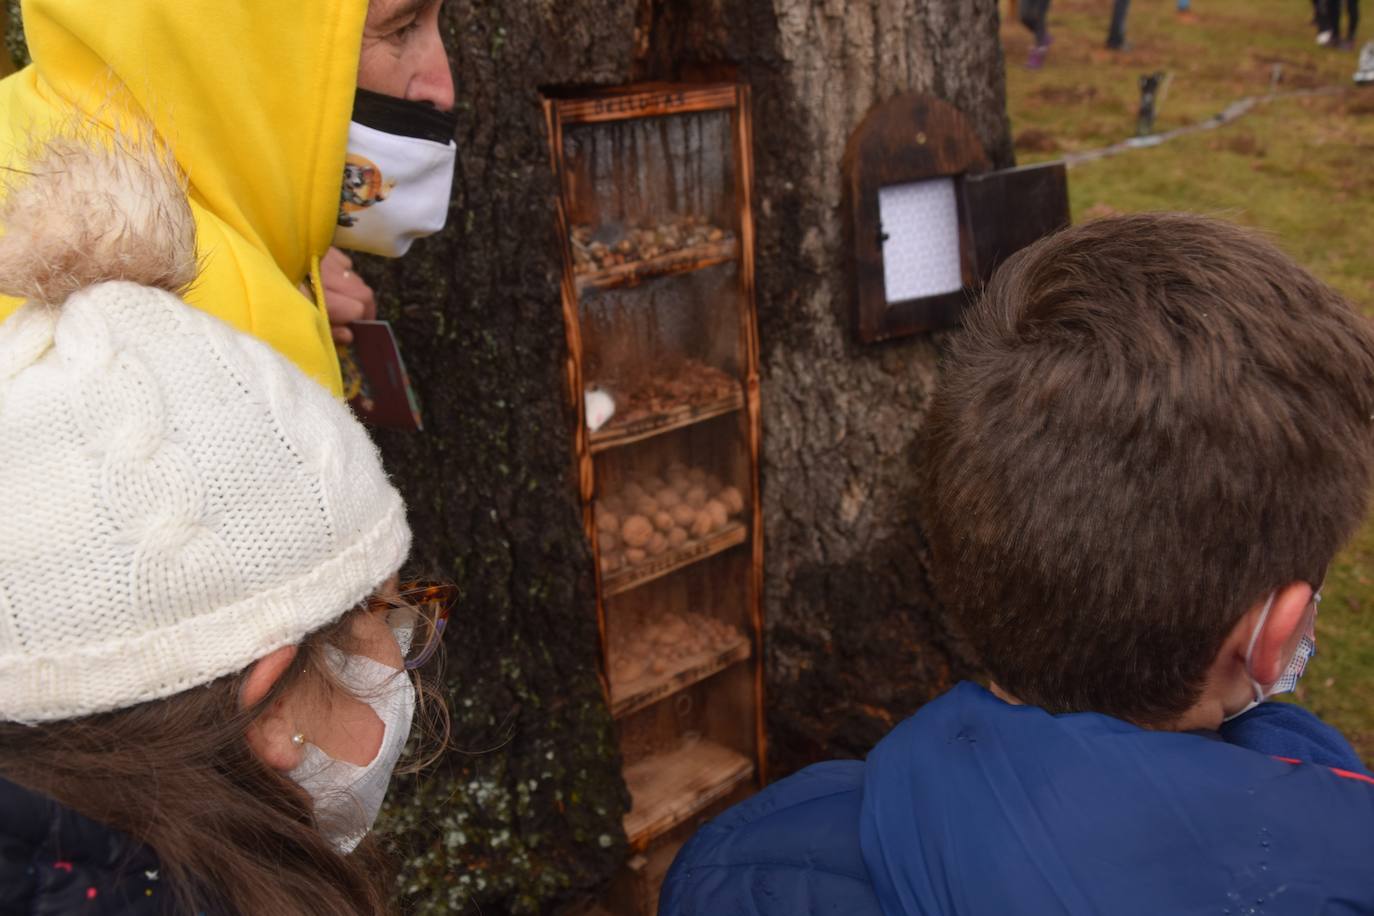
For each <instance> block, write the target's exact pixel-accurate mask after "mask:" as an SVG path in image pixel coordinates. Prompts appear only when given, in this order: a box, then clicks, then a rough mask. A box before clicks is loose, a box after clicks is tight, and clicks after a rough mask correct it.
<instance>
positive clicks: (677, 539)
mask: <svg viewBox="0 0 1374 916" xmlns="http://www.w3.org/2000/svg"><path fill="white" fill-rule="evenodd" d="M686 543H687V529H686V528H674V529H673V530H672V531H669V532H668V546H669V547H672V548H674V549H676V548H678V547H681V546H682V545H683V544H686Z"/></svg>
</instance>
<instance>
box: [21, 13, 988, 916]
mask: <svg viewBox="0 0 1374 916" xmlns="http://www.w3.org/2000/svg"><path fill="white" fill-rule="evenodd" d="M7 2H8V3H9V6H10V8H11V9H15V7H16V6H17V3H16V2H15V0H7ZM10 22H11V24H12V25H14V26H15V28H12V29H11V30H10V31H9V35H8V36H7V37H9V38H10V39H11V41H12V42H13V44H12V48H13V51H14V54H15V57H16V59H18V60H20V61H22V60H23V59H24V56H25V52H24V49H23V47H22V31H21V25H22V24H21V23H19V20H18V16H17V10H16V11H15V13H14V14H13V16H12V18H11V20H10ZM443 22H444V27H445V29H446V42H447V44H448V47H449V50H450V53H451V55H452V57H453V64H454V70H455V73H456V74H457V85H458V97H459V102H458V104H459V109H460V127H459V134H458V142H459V147H460V150H459V164H458V171H457V174H456V176H455V180H454V192H453V206H452V211H451V213H452V216H451V219H450V221H449V227H448V229H447V230H445V232H444V233H443V234H442V235H440V236H439V237H437V238H434V239H431V240H429V241H427V242H422V243H420V244H419V245H417V246H416V247H415V249H414V250H413V251H412V253H411V254H410V255H408V256H407V257H406V258H404V259H402V260H400V261H396V262H383V261H379V260H375V259H369V260H368V261H367V263H365V264H363V265H362V268H361V269H362V270H363V272H364V274H365V275H366V276H367V278H368V279H369V280H370V281H371V282H372V283H373V284H374V286H375V287H376V288H377V290H378V295H379V299H380V300H381V302H382V310H383V312H384V315H385V317H388V318H390V319H392V320H393V321H394V322H395V324H396V327H397V331H398V334H399V336H400V338H401V342H402V347H403V349H404V353H405V356H406V359H407V363H408V368H409V369H410V372H411V375H412V377H413V381H414V383H415V386H416V389H417V391H418V393H419V395H420V397H421V399H422V404H423V409H424V415H425V422H426V431H425V433H423V434H387V433H383V434H380V435H379V436H378V439H379V441H380V443H381V445H382V448H383V451H384V453H385V457H386V464H387V467H388V469H389V470H390V472H391V473H392V474H393V475H394V477H395V479H396V481H397V483H398V485H399V486H400V487H401V488H402V490H403V491H404V493H405V494H406V497H407V500H408V502H409V505H410V507H411V519H412V524H413V527H414V529H415V532H416V545H415V552H414V557H415V560H416V564H417V565H418V566H419V567H421V568H423V569H426V570H427V571H429V572H430V573H432V574H434V575H437V576H439V577H442V578H446V579H448V580H451V581H453V582H455V583H457V584H458V585H459V586H461V588H462V590H463V593H464V601H463V604H462V607H461V608H460V609H459V610H458V611H457V613H456V616H455V618H454V619H453V620H452V621H451V623H450V625H449V631H448V637H449V638H448V655H447V663H446V664H447V667H446V677H445V680H446V690H445V696H444V698H445V700H446V702H447V704H448V706H449V709H450V711H451V712H452V714H453V721H454V736H455V740H456V744H457V746H458V747H459V748H461V750H460V751H456V752H450V753H449V754H447V755H446V756H445V757H444V759H443V760H442V761H440V763H439V764H438V766H437V767H435V768H433V769H431V770H429V771H427V772H426V773H425V774H423V775H422V776H420V777H418V778H412V777H398V780H397V783H396V784H395V786H394V788H393V795H392V801H391V803H390V805H389V807H388V812H387V815H386V818H387V825H389V826H390V827H392V828H395V829H397V830H398V831H399V834H400V836H401V838H402V839H401V845H402V857H403V866H404V875H403V889H404V890H405V891H406V893H407V896H408V897H409V898H410V899H411V900H412V901H414V902H415V910H416V911H417V912H421V913H447V912H477V911H478V908H479V907H480V911H481V912H484V913H497V912H503V911H504V912H512V913H537V912H548V911H549V910H550V909H551V908H552V907H553V902H554V901H567V900H570V899H575V898H577V897H578V896H579V895H582V896H586V895H589V894H591V893H592V892H594V891H595V889H596V888H597V886H598V885H599V884H600V883H601V882H602V881H603V880H604V879H605V878H606V877H607V876H609V875H610V874H611V873H612V872H613V871H614V870H615V869H616V868H617V867H618V866H619V864H620V863H621V862H622V861H623V860H624V856H625V847H624V835H623V832H622V831H621V828H620V822H621V817H622V816H623V814H624V811H625V808H626V806H627V804H628V801H629V800H628V796H627V794H626V792H625V789H624V786H623V783H622V782H621V779H620V775H619V756H618V751H617V749H616V737H615V732H614V725H613V722H612V720H611V717H610V715H609V714H608V712H607V710H606V708H605V705H604V702H603V700H602V695H601V688H600V685H599V682H598V679H597V673H596V672H597V652H598V649H597V633H596V626H595V616H594V610H593V584H592V571H591V558H590V555H589V552H588V549H587V546H586V544H585V541H584V538H583V533H582V527H581V519H580V514H579V507H578V503H577V493H576V487H575V482H574V479H573V476H572V474H573V454H572V448H571V443H572V429H571V424H572V422H573V419H572V416H573V415H572V411H571V408H570V401H569V392H568V391H567V385H566V376H565V374H564V363H565V360H566V349H565V346H564V329H563V325H562V318H561V314H560V299H559V271H560V269H561V264H560V261H559V245H560V244H561V242H560V240H559V239H558V238H556V237H555V232H554V199H555V194H556V193H557V188H556V185H555V182H554V179H553V176H552V173H551V170H550V167H549V154H548V143H547V137H546V132H545V126H544V121H543V117H542V113H541V110H540V105H539V89H540V87H544V86H555V85H556V86H564V87H567V86H572V85H611V84H616V83H622V82H628V81H630V80H632V79H641V78H655V79H663V78H668V79H675V78H693V77H701V76H714V77H722V76H724V77H730V78H737V79H740V80H744V81H747V82H749V83H750V84H751V85H752V86H753V93H754V107H755V112H754V114H755V116H754V124H755V147H754V155H755V173H756V186H755V188H756V189H755V195H756V197H755V218H756V222H757V233H758V249H757V250H758V262H757V284H758V308H759V320H760V331H761V355H762V366H763V371H764V377H763V406H764V414H763V426H764V467H763V487H764V489H763V494H764V506H765V523H766V526H765V558H766V567H767V572H766V592H765V602H766V603H765V608H766V610H765V613H766V617H767V622H768V653H767V672H768V691H769V692H768V704H769V726H770V733H771V735H770V737H771V747H772V749H773V758H774V764H775V769H774V771H773V775H774V776H779V775H783V774H785V773H786V772H788V771H790V770H792V769H794V768H796V767H797V766H800V765H802V764H805V763H807V762H809V761H812V760H815V759H818V758H822V757H828V756H835V755H859V754H862V753H864V752H866V751H867V750H868V748H869V747H871V746H872V744H873V743H874V742H875V741H876V740H877V739H878V738H879V737H881V736H882V735H883V734H884V733H885V732H886V731H887V730H888V729H889V728H890V727H891V726H892V725H893V724H894V723H895V722H896V721H898V720H899V719H900V718H902V717H904V716H906V715H908V714H910V713H911V712H912V711H913V710H915V709H916V708H917V707H918V706H919V705H920V704H921V703H922V702H924V701H925V700H927V699H929V698H931V697H932V696H934V695H935V694H936V693H938V692H939V691H941V690H943V689H944V688H945V687H946V686H948V685H949V683H950V682H951V680H952V679H954V678H956V677H958V676H960V675H961V674H963V673H965V672H966V671H967V670H968V665H967V663H966V662H965V661H964V655H963V653H961V652H960V651H959V647H958V644H957V641H956V640H955V639H954V638H953V637H952V636H951V635H950V634H949V632H948V631H947V630H946V628H945V626H944V624H943V622H942V620H941V618H940V615H939V613H938V608H937V607H936V606H935V604H934V602H933V600H932V598H931V595H930V589H929V586H928V584H927V578H926V569H927V565H928V559H927V554H926V550H925V545H924V539H923V537H922V535H921V527H920V523H919V520H918V518H917V516H916V512H915V505H914V502H915V500H914V489H915V479H916V474H917V471H918V462H917V461H916V460H915V458H914V448H915V440H916V437H917V433H918V431H919V429H920V426H921V422H922V418H923V417H924V414H925V411H926V406H927V403H928V400H929V397H930V394H931V386H932V384H933V382H934V379H935V372H936V364H937V360H938V349H939V339H938V337H935V338H932V337H930V336H922V337H915V338H908V339H906V340H904V341H898V342H894V343H887V344H882V345H877V346H861V345H859V344H857V343H855V342H854V337H853V329H852V327H851V320H850V317H849V309H850V295H851V293H850V283H851V280H850V276H849V269H848V263H847V246H848V241H847V239H846V237H845V232H844V230H843V228H842V226H843V220H842V214H841V194H842V191H841V177H840V159H841V156H842V154H843V151H844V147H845V143H846V141H847V139H848V137H849V135H850V132H851V131H852V130H853V129H854V128H855V127H856V126H857V125H858V123H859V121H860V120H861V119H862V117H863V115H864V113H865V112H866V111H867V110H868V109H869V108H870V107H871V106H872V105H873V104H875V103H877V102H879V101H882V100H884V99H886V98H888V97H890V96H891V95H892V94H894V93H896V92H899V91H904V90H917V91H921V92H929V93H932V94H934V95H937V96H939V97H941V98H943V99H945V100H946V101H949V102H951V103H953V104H954V105H955V106H957V107H959V108H960V109H962V110H963V111H964V112H965V114H966V115H968V116H969V118H970V119H971V121H972V123H973V124H974V126H975V128H976V130H977V132H978V134H979V136H980V137H981V138H982V140H983V142H984V144H985V145H986V147H987V149H988V153H989V155H990V157H991V159H992V160H993V162H994V164H995V165H998V166H1002V165H1007V164H1010V161H1011V145H1010V139H1009V133H1008V126H1007V120H1006V114H1005V101H1004V87H1003V64H1002V57H1001V50H1000V45H999V43H998V34H997V30H998V21H997V4H996V0H636V2H631V0H559V2H553V0H507V2H502V3H484V2H479V0H448V2H447V3H446V4H445V6H444V12H443Z"/></svg>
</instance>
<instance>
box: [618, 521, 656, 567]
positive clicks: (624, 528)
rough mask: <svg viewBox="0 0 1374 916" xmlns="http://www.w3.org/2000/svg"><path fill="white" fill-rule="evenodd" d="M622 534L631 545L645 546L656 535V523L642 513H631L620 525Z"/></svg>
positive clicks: (627, 543)
mask: <svg viewBox="0 0 1374 916" xmlns="http://www.w3.org/2000/svg"><path fill="white" fill-rule="evenodd" d="M620 536H621V537H622V538H624V540H625V543H626V545H628V546H629V547H643V546H644V545H645V544H648V543H649V541H650V540H651V539H652V538H653V536H654V524H653V522H651V521H649V520H648V519H647V518H645V517H644V516H642V515H631V516H630V517H629V518H627V519H625V524H623V525H621V526H620ZM627 557H628V552H627Z"/></svg>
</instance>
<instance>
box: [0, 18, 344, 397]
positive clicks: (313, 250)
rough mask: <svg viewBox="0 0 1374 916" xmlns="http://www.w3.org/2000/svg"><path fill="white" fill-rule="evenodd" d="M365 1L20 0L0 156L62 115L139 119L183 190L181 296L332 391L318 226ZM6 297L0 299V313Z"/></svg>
mask: <svg viewBox="0 0 1374 916" xmlns="http://www.w3.org/2000/svg"><path fill="white" fill-rule="evenodd" d="M366 13H367V0H120V2H118V3H102V2H92V0H24V3H23V18H24V29H25V33H26V35H27V38H28V44H29V51H30V53H31V55H32V57H33V61H34V63H33V65H32V66H30V67H27V68H25V69H24V70H22V71H20V72H19V73H16V74H15V75H14V76H11V77H9V78H8V79H5V80H3V81H0V163H8V162H11V161H14V160H15V159H16V157H19V156H22V155H23V154H24V152H25V151H26V150H28V149H30V148H31V147H32V144H33V140H34V138H35V137H41V136H42V135H43V134H44V133H45V132H47V131H49V130H51V129H52V126H53V125H54V124H59V123H64V122H69V121H70V120H71V115H72V111H73V109H76V110H77V111H80V112H83V113H85V114H86V115H87V116H89V117H93V118H96V119H97V120H100V121H103V122H106V123H109V122H111V121H113V120H116V119H119V118H120V116H121V115H122V114H124V112H122V111H120V110H119V109H124V108H128V109H132V111H129V112H128V113H129V114H132V115H134V116H136V117H139V118H142V119H146V120H147V121H148V122H151V123H152V124H153V126H154V127H155V128H156V130H157V131H158V133H159V135H160V136H161V137H162V138H163V139H164V140H165V141H166V143H167V144H168V146H169V147H170V148H171V150H172V151H173V153H174V154H175V156H176V159H177V161H178V163H179V164H180V165H181V167H182V169H183V170H184V171H185V173H186V175H187V178H188V181H189V183H190V192H191V205H192V209H193V211H194V213H195V217H196V228H197V231H198V233H199V243H198V244H199V252H200V256H201V260H202V263H203V264H204V270H203V271H202V274H201V277H200V280H199V281H198V283H197V284H196V286H195V288H194V290H193V291H192V293H191V294H190V295H189V296H188V297H187V299H188V301H190V303H191V304H192V305H195V306H198V307H199V308H202V309H204V310H205V311H207V312H210V313H211V314H213V315H216V316H217V317H219V318H222V319H223V320H225V321H227V322H229V323H230V324H232V325H234V326H235V327H238V328H240V329H242V330H244V331H247V332H248V333H250V334H253V335H255V336H257V337H259V338H261V339H262V340H265V341H267V342H268V343H270V344H272V345H273V346H274V347H276V348H277V349H278V350H279V351H281V352H282V353H284V354H285V355H286V356H288V357H290V358H291V359H292V360H294V361H295V363H296V364H297V365H298V366H300V367H301V369H302V370H304V371H305V372H306V373H307V374H309V375H311V376H313V377H314V378H315V379H317V380H318V381H319V382H320V383H321V384H323V385H326V386H327V387H329V388H331V389H332V390H333V391H334V392H335V393H336V394H338V393H340V391H341V385H340V381H339V366H338V358H337V356H336V354H335V352H334V346H333V344H332V342H331V340H330V334H329V321H328V317H327V316H326V314H325V312H324V309H323V308H322V307H319V306H316V305H315V303H313V302H311V301H310V300H309V299H307V298H305V297H304V296H302V295H301V292H300V290H299V289H298V288H297V285H298V284H299V283H301V282H302V281H303V280H305V279H306V278H307V277H308V278H310V280H311V285H312V286H313V288H314V289H315V292H316V295H315V300H316V301H317V302H321V303H322V302H323V297H322V295H321V294H320V286H319V258H320V256H321V255H323V254H324V252H325V249H326V248H328V246H329V242H330V239H331V238H332V237H333V235H334V226H335V221H336V218H337V215H338V207H339V188H340V183H341V180H342V177H343V166H344V155H345V148H346V144H347V140H348V123H349V119H350V117H351V112H352V107H353V95H354V91H355V89H356V87H357V72H358V54H359V49H360V47H361V45H362V31H363V20H364V18H365V16H366ZM18 305H19V303H17V302H15V301H14V300H0V319H3V318H4V317H8V315H9V314H10V312H12V311H13V310H14V309H15V308H17V307H18Z"/></svg>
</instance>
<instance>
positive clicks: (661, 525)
mask: <svg viewBox="0 0 1374 916" xmlns="http://www.w3.org/2000/svg"><path fill="white" fill-rule="evenodd" d="M673 525H674V522H673V514H672V513H671V512H655V513H654V527H655V528H657V529H658V530H659V531H662V532H663V533H664V534H667V533H668V532H669V531H672V530H673Z"/></svg>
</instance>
